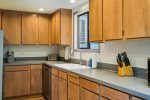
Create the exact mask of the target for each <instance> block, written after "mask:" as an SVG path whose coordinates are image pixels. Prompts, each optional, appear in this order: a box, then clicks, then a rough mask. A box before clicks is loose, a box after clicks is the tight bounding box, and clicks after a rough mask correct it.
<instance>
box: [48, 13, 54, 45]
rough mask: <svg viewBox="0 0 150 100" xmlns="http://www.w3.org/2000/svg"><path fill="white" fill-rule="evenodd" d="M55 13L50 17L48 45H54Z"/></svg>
mask: <svg viewBox="0 0 150 100" xmlns="http://www.w3.org/2000/svg"><path fill="white" fill-rule="evenodd" d="M55 19H56V18H55V13H53V14H52V15H51V16H50V33H49V43H50V45H54V44H55V23H56V20H55Z"/></svg>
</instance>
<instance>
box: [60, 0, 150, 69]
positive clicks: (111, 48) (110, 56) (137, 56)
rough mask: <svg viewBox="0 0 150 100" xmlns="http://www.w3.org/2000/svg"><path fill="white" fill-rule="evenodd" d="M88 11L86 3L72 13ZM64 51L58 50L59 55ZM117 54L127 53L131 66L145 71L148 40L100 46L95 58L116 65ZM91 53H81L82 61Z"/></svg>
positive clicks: (117, 42)
mask: <svg viewBox="0 0 150 100" xmlns="http://www.w3.org/2000/svg"><path fill="white" fill-rule="evenodd" d="M82 9H88V3H86V4H84V5H82V6H80V7H78V8H75V9H74V10H73V11H74V12H76V11H78V10H82ZM63 50H64V49H60V55H61V56H64V51H63ZM119 52H127V54H128V57H129V59H130V61H131V64H132V66H134V67H139V68H146V69H147V58H148V57H150V40H149V39H139V40H126V41H124V40H120V41H112V42H105V43H101V44H100V52H99V53H97V54H96V55H97V56H96V58H97V59H98V61H99V62H103V63H110V64H116V56H117V54H118V53H119ZM91 56H92V53H83V59H84V60H88V58H89V57H91ZM72 58H75V59H79V58H80V56H79V52H75V53H74V57H72Z"/></svg>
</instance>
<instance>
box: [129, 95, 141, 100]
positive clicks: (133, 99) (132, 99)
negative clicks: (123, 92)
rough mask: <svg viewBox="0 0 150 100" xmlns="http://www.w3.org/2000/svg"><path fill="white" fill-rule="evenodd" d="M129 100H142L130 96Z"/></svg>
mask: <svg viewBox="0 0 150 100" xmlns="http://www.w3.org/2000/svg"><path fill="white" fill-rule="evenodd" d="M131 100H142V99H140V98H137V97H134V96H132V97H131Z"/></svg>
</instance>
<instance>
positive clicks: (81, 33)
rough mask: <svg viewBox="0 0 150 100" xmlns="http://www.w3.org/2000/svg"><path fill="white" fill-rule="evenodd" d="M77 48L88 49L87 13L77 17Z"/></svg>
mask: <svg viewBox="0 0 150 100" xmlns="http://www.w3.org/2000/svg"><path fill="white" fill-rule="evenodd" d="M78 47H79V48H88V47H89V46H88V13H84V14H82V15H79V16H78Z"/></svg>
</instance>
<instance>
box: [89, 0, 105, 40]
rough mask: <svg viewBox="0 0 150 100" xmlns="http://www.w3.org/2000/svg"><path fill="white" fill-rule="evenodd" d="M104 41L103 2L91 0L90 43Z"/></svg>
mask: <svg viewBox="0 0 150 100" xmlns="http://www.w3.org/2000/svg"><path fill="white" fill-rule="evenodd" d="M102 40H103V35H102V0H89V41H90V42H101V41H102Z"/></svg>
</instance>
